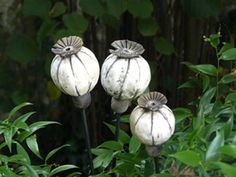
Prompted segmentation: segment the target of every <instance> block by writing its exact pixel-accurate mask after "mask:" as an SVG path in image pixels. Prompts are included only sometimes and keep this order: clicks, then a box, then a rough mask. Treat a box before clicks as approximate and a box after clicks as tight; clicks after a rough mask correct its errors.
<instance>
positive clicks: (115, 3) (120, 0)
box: [106, 0, 126, 19]
mask: <svg viewBox="0 0 236 177" xmlns="http://www.w3.org/2000/svg"><path fill="white" fill-rule="evenodd" d="M106 5H107V11H108V13H109V14H111V15H112V16H114V17H116V18H117V19H119V18H120V16H121V14H122V13H123V12H124V11H125V10H126V3H125V1H124V0H106Z"/></svg>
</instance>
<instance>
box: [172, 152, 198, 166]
mask: <svg viewBox="0 0 236 177" xmlns="http://www.w3.org/2000/svg"><path fill="white" fill-rule="evenodd" d="M171 157H174V158H176V159H178V160H179V161H181V162H183V163H184V164H186V165H189V166H192V167H196V166H198V165H200V163H201V161H202V159H201V157H200V154H199V153H197V152H195V151H190V150H189V151H181V152H177V153H175V154H173V155H171Z"/></svg>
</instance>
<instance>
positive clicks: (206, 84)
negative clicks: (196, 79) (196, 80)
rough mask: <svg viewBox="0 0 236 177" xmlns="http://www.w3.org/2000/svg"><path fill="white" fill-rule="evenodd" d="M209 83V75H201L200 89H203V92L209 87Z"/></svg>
mask: <svg viewBox="0 0 236 177" xmlns="http://www.w3.org/2000/svg"><path fill="white" fill-rule="evenodd" d="M209 85H210V77H209V76H207V75H203V76H202V89H203V92H205V91H206V90H207V89H208V88H209Z"/></svg>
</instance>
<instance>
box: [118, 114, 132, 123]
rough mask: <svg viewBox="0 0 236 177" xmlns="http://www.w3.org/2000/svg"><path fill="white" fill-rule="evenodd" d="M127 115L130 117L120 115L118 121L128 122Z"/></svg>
mask: <svg viewBox="0 0 236 177" xmlns="http://www.w3.org/2000/svg"><path fill="white" fill-rule="evenodd" d="M129 117H130V115H122V116H121V117H120V121H121V122H124V123H129Z"/></svg>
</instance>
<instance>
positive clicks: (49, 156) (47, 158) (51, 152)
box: [45, 144, 70, 164]
mask: <svg viewBox="0 0 236 177" xmlns="http://www.w3.org/2000/svg"><path fill="white" fill-rule="evenodd" d="M69 146H70V145H69V144H65V145H62V146H60V147H58V148H55V149H53V150H52V151H50V152H49V153H48V154H47V156H46V157H45V164H46V163H47V161H48V160H49V159H50V158H51V157H52V156H53V155H54V154H56V153H57V152H58V151H60V150H61V149H62V148H64V147H69Z"/></svg>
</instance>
